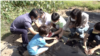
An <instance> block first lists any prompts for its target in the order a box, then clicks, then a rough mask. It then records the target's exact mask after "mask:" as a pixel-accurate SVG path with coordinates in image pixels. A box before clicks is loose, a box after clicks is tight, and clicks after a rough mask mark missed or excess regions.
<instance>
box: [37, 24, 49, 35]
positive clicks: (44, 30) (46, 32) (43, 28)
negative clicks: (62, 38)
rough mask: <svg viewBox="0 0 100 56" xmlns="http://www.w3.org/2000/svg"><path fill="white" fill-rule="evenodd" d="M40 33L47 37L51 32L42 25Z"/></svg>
mask: <svg viewBox="0 0 100 56" xmlns="http://www.w3.org/2000/svg"><path fill="white" fill-rule="evenodd" d="M38 31H39V34H40V35H41V36H46V35H47V34H48V33H49V32H50V29H49V27H47V26H46V25H42V26H41V27H39V29H38Z"/></svg>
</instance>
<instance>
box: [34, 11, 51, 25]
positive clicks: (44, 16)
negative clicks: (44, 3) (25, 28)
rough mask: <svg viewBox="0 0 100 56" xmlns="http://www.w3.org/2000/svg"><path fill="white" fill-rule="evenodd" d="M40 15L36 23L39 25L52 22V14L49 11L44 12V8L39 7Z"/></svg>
mask: <svg viewBox="0 0 100 56" xmlns="http://www.w3.org/2000/svg"><path fill="white" fill-rule="evenodd" d="M37 10H38V13H39V15H40V17H39V18H38V20H37V22H36V24H37V26H38V27H40V26H41V25H49V24H50V22H51V15H50V14H49V13H47V12H44V11H43V10H42V9H37Z"/></svg>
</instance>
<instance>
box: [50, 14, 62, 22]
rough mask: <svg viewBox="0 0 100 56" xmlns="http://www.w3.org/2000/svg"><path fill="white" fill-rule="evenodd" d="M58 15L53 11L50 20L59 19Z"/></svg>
mask: <svg viewBox="0 0 100 56" xmlns="http://www.w3.org/2000/svg"><path fill="white" fill-rule="evenodd" d="M59 17H60V15H59V14H58V13H53V14H52V15H51V19H52V21H57V20H58V19H59Z"/></svg>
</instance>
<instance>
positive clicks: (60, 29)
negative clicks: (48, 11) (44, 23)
mask: <svg viewBox="0 0 100 56" xmlns="http://www.w3.org/2000/svg"><path fill="white" fill-rule="evenodd" d="M61 31H62V28H59V30H58V31H56V32H54V34H58V33H60V32H61Z"/></svg>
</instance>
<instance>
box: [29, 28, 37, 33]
mask: <svg viewBox="0 0 100 56" xmlns="http://www.w3.org/2000/svg"><path fill="white" fill-rule="evenodd" d="M28 29H29V31H30V32H31V33H32V34H33V35H35V34H38V32H37V31H35V30H34V29H33V28H32V27H30V28H28Z"/></svg>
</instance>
